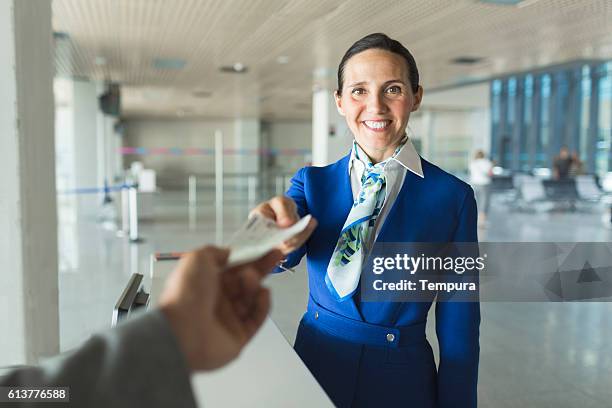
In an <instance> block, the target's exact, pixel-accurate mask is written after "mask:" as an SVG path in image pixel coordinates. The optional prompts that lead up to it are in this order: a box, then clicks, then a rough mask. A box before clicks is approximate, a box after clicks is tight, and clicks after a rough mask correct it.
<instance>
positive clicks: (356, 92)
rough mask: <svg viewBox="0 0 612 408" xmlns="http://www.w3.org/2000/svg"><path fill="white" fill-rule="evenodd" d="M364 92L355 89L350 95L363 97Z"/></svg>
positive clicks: (360, 89) (363, 90) (361, 89)
mask: <svg viewBox="0 0 612 408" xmlns="http://www.w3.org/2000/svg"><path fill="white" fill-rule="evenodd" d="M365 93H366V91H365V89H363V88H355V89H353V90H352V91H351V94H352V95H354V96H361V95H365Z"/></svg>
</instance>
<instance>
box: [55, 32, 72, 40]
mask: <svg viewBox="0 0 612 408" xmlns="http://www.w3.org/2000/svg"><path fill="white" fill-rule="evenodd" d="M53 39H54V40H69V39H70V34H68V33H67V32H65V31H54V32H53Z"/></svg>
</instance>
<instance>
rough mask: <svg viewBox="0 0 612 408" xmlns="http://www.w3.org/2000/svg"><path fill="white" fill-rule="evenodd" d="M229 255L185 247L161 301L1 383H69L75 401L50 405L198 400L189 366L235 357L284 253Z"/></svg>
mask: <svg viewBox="0 0 612 408" xmlns="http://www.w3.org/2000/svg"><path fill="white" fill-rule="evenodd" d="M228 255H229V251H227V250H224V249H219V248H214V247H205V248H202V249H199V250H197V251H194V252H191V253H188V254H186V255H184V256H183V257H182V259H181V260H180V262H179V264H178V266H177V268H176V269H175V270H174V272H173V273H172V275H171V276H170V277H169V278H168V282H167V284H166V287H165V289H164V291H163V293H162V295H161V298H160V301H159V307H157V308H156V309H154V310H152V311H148V312H146V313H143V314H141V315H139V316H137V317H135V318H132V319H130V320H128V321H127V322H125V323H123V324H120V325H119V326H117V327H115V328H114V329H112V330H109V331H108V332H106V333H102V334H96V335H94V336H93V337H92V338H91V339H90V340H88V341H87V342H86V343H85V344H84V345H82V346H81V347H79V348H78V349H76V350H74V351H72V352H70V353H67V354H64V355H61V356H57V357H55V358H53V359H51V360H48V361H46V362H44V363H43V364H41V365H39V366H37V367H24V368H20V369H15V370H13V371H11V372H9V373H8V374H6V375H5V376H3V377H0V387H11V386H12V387H32V388H35V387H41V386H47V387H50V386H54V387H60V386H61V387H69V388H70V389H69V392H70V402H69V403H66V402H57V403H53V402H45V403H44V404H41V406H44V407H54V406H57V407H90V408H95V407H100V408H103V407H104V408H107V407H113V408H118V407H126V408H127V407H131V408H137V407H143V408H144V407H147V408H152V407H160V408H161V407H195V406H196V402H195V398H194V395H193V392H192V389H191V383H190V373H191V372H194V371H198V370H214V369H216V368H219V367H222V366H223V365H225V364H227V363H229V362H230V361H232V360H233V359H234V358H236V357H237V356H238V354H239V353H240V351H241V350H242V348H243V347H244V346H245V345H246V344H247V342H248V341H249V340H250V339H251V338H252V337H253V336H254V334H255V333H256V332H257V330H258V329H259V327H260V326H261V325H262V323H263V322H264V320H265V318H266V316H267V314H268V310H269V308H270V293H269V291H268V289H266V288H263V287H262V286H261V280H262V279H263V278H264V277H265V276H266V275H267V274H268V272H269V271H270V270H271V269H272V267H273V266H274V265H276V264H277V263H278V261H279V260H280V259H281V252H280V251H273V252H271V253H269V254H268V255H266V256H265V257H263V258H261V259H259V260H257V261H255V262H251V263H248V264H245V265H241V266H238V267H234V268H230V269H227V268H226V264H227V258H228ZM16 401H17V400H16ZM22 404H23V405H25V406H31V404H26V403H25V402H24V401H23V400H22ZM0 405H1V404H0ZM13 406H14V405H13ZM37 406H38V405H37Z"/></svg>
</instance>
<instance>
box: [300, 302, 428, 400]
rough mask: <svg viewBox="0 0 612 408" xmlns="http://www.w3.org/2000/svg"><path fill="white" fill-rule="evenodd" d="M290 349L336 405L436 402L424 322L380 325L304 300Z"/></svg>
mask: <svg viewBox="0 0 612 408" xmlns="http://www.w3.org/2000/svg"><path fill="white" fill-rule="evenodd" d="M294 348H295V351H296V352H297V354H298V355H299V356H300V358H301V359H302V361H304V363H305V364H306V366H307V367H308V369H309V370H310V371H311V372H312V374H313V375H314V377H315V378H316V379H317V381H318V382H319V384H320V385H321V387H323V389H324V390H325V392H326V393H327V395H329V397H330V398H331V400H332V401H333V403H334V404H335V405H336V406H338V407H340V408H343V407H385V408H389V407H411V408H433V407H436V406H437V390H436V366H435V362H434V357H433V352H432V349H431V346H430V345H429V342H428V341H427V339H426V337H425V322H423V323H419V324H417V325H414V326H407V327H385V326H378V325H373V324H369V323H364V322H360V321H357V320H353V319H349V318H347V317H344V316H340V315H338V314H336V313H333V312H331V311H329V310H327V309H324V308H322V307H321V306H319V305H318V304H317V303H316V302H314V301H313V300H312V298H311V299H310V300H309V303H308V310H307V312H306V314H304V317H303V318H302V320H301V322H300V326H299V328H298V332H297V337H296V340H295V346H294Z"/></svg>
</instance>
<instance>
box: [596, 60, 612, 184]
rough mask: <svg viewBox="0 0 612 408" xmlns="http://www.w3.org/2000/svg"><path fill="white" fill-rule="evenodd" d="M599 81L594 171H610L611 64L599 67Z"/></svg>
mask: <svg viewBox="0 0 612 408" xmlns="http://www.w3.org/2000/svg"><path fill="white" fill-rule="evenodd" d="M601 70H602V75H601V77H600V80H599V123H598V128H599V129H598V132H597V142H596V145H595V171H596V172H597V173H598V174H602V173H605V172H608V171H610V166H609V162H610V157H609V156H610V132H612V62H609V63H607V64H604V65H602V66H601Z"/></svg>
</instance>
